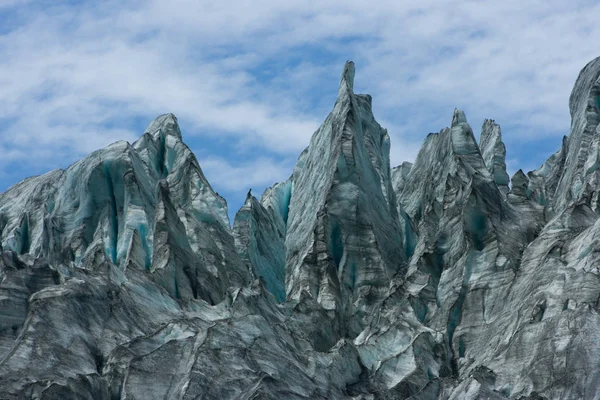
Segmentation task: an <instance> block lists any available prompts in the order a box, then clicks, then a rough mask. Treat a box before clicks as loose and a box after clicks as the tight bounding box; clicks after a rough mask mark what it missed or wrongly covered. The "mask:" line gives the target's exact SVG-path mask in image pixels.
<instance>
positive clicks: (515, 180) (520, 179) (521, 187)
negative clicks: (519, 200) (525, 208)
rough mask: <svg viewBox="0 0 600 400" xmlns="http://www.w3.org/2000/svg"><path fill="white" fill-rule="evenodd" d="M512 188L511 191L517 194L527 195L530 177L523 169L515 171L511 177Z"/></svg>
mask: <svg viewBox="0 0 600 400" xmlns="http://www.w3.org/2000/svg"><path fill="white" fill-rule="evenodd" d="M511 181H512V188H511V190H510V193H511V194H513V195H515V196H521V197H527V187H528V186H529V178H528V177H527V175H525V173H524V172H523V170H522V169H520V170H518V171H517V172H515V174H514V175H513V177H512V178H511Z"/></svg>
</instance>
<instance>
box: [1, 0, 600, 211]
mask: <svg viewBox="0 0 600 400" xmlns="http://www.w3.org/2000/svg"><path fill="white" fill-rule="evenodd" d="M311 3H314V4H311ZM598 15H600V4H599V3H598V2H596V1H571V2H564V1H557V0H546V1H536V0H533V1H527V2H524V1H522V0H519V1H513V0H508V1H503V2H498V1H485V0H483V1H460V2H456V1H453V2H445V1H439V0H436V1H434V0H421V1H414V2H412V1H402V2H399V1H378V2H365V1H353V0H339V1H337V0H336V1H326V2H306V1H300V0H288V1H273V0H259V1H252V2H249V1H236V0H232V1H229V2H216V1H215V2H208V1H184V0H172V1H169V2H165V1H159V0H144V1H103V2H92V1H90V2H86V1H78V0H71V1H54V0H39V1H34V0H31V1H27V0H0V139H1V140H0V191H3V190H5V189H6V188H8V187H9V186H11V185H12V184H14V183H16V182H18V181H19V180H21V179H23V178H25V177H27V176H30V175H34V174H39V173H43V172H46V171H48V170H51V169H54V168H65V167H67V166H68V165H69V164H71V163H72V162H74V161H76V160H78V159H79V158H81V157H83V156H85V155H86V154H88V153H89V152H91V151H93V150H95V149H98V148H100V147H103V146H105V145H107V144H109V143H111V142H114V141H117V140H121V139H123V140H129V141H133V140H135V139H136V138H137V137H139V136H140V135H141V134H142V133H143V131H144V129H145V127H146V126H147V125H148V124H149V122H150V121H151V120H152V119H153V118H154V117H156V116H157V115H159V114H162V113H166V112H173V113H174V114H176V115H177V116H178V118H179V122H180V126H181V129H182V132H183V137H184V140H185V141H186V143H188V145H189V146H190V147H191V148H192V150H193V151H194V152H195V153H196V155H197V157H198V159H199V161H200V165H201V166H202V168H203V170H204V172H205V174H206V176H207V178H208V179H209V181H210V182H211V184H212V185H213V187H214V188H215V190H217V191H218V192H219V193H221V194H222V195H224V196H225V198H226V199H227V200H228V203H229V208H230V214H231V215H233V214H234V213H235V211H237V209H238V208H239V207H240V206H241V204H242V203H243V200H244V197H245V193H246V192H247V190H248V188H253V191H254V193H255V194H256V195H260V193H262V191H263V189H264V188H265V187H267V186H270V185H271V184H273V183H274V182H277V181H281V180H284V179H286V178H287V177H288V176H289V175H290V173H291V172H292V169H293V165H294V163H295V160H296V158H297V156H298V155H299V154H300V152H301V151H302V150H303V149H304V147H306V145H307V144H308V142H309V139H310V136H311V135H312V133H313V132H314V131H315V130H316V128H317V127H318V126H319V124H320V123H321V122H322V121H323V120H324V119H325V117H326V116H327V113H328V112H329V111H330V110H331V108H332V107H333V103H334V102H335V95H336V90H337V86H338V83H339V77H340V74H341V72H342V69H343V65H344V62H345V61H346V60H353V61H354V62H355V63H356V80H355V91H356V92H359V93H369V94H371V95H372V96H373V108H374V113H375V117H376V118H377V119H378V121H379V122H380V124H382V125H383V126H384V127H386V128H387V129H388V131H389V133H390V136H391V140H392V150H391V160H392V165H397V164H400V163H401V162H402V161H404V160H409V161H412V160H413V159H414V158H415V156H416V153H417V151H418V149H419V147H420V144H421V143H422V140H423V139H424V137H425V136H426V135H427V133H429V132H437V131H439V130H440V129H441V128H443V127H445V126H448V125H449V123H450V121H451V118H452V112H453V109H454V107H458V108H461V109H463V110H465V112H466V115H467V119H468V121H469V123H470V124H471V126H472V127H473V129H474V131H475V132H476V135H478V132H479V131H480V128H481V124H482V123H483V119H484V118H493V119H495V120H496V122H498V123H499V124H500V125H501V127H502V133H503V136H504V140H505V142H506V145H507V164H508V169H509V174H510V175H512V173H514V172H516V170H518V169H519V168H523V169H524V170H525V171H527V170H531V169H534V168H537V167H538V166H539V165H540V164H541V163H542V162H543V161H544V160H545V159H546V158H547V157H548V156H550V155H551V154H552V153H554V152H555V151H556V150H558V149H559V147H560V141H561V138H562V136H563V135H565V134H568V130H569V125H570V117H569V110H568V99H569V94H570V91H571V88H572V86H573V83H574V81H575V79H576V78H577V74H578V73H579V71H580V70H581V68H582V67H583V66H584V65H585V64H586V63H587V62H588V61H590V60H591V59H592V58H594V57H596V56H599V55H600V50H599V47H598V39H597V38H600V24H598V22H597V16H598Z"/></svg>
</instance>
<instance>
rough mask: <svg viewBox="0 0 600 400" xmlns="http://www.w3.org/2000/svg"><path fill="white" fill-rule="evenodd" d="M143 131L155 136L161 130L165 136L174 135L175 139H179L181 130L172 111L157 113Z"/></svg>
mask: <svg viewBox="0 0 600 400" xmlns="http://www.w3.org/2000/svg"><path fill="white" fill-rule="evenodd" d="M145 132H147V133H149V134H151V135H152V136H156V135H157V134H159V133H160V132H163V133H164V134H165V136H169V135H170V136H175V137H176V138H177V139H179V140H182V139H181V130H180V129H179V124H178V123H177V117H176V116H175V115H174V114H172V113H167V114H162V115H159V116H158V117H156V118H155V119H154V121H152V122H151V123H150V125H148V127H147V128H146V130H145Z"/></svg>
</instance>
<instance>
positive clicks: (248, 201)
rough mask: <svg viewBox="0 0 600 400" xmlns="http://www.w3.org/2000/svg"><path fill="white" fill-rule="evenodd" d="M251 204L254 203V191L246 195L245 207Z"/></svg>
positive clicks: (249, 191)
mask: <svg viewBox="0 0 600 400" xmlns="http://www.w3.org/2000/svg"><path fill="white" fill-rule="evenodd" d="M250 203H252V189H250V190H248V193H247V194H246V201H245V202H244V205H245V206H249V205H250Z"/></svg>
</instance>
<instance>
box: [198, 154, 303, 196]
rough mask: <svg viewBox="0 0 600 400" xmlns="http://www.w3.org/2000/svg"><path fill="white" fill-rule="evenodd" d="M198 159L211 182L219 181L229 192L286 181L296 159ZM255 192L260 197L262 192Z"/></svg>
mask: <svg viewBox="0 0 600 400" xmlns="http://www.w3.org/2000/svg"><path fill="white" fill-rule="evenodd" d="M198 161H199V162H200V165H201V167H202V170H203V172H204V174H205V176H206V177H207V179H208V180H209V182H215V183H217V182H218V183H219V187H220V188H222V189H223V190H225V191H227V192H229V193H241V192H246V191H248V190H250V189H252V188H254V189H265V188H266V187H268V186H272V185H273V184H275V183H276V182H283V181H285V180H286V179H288V178H289V177H290V175H291V171H292V170H293V168H294V161H295V160H291V159H287V160H284V161H276V160H274V159H272V158H267V157H259V158H256V159H253V160H249V161H244V162H242V163H236V164H235V165H232V163H231V162H230V161H229V160H227V159H225V158H222V157H216V156H207V157H200V158H199V160H198ZM254 194H255V196H259V197H260V192H256V191H254Z"/></svg>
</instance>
